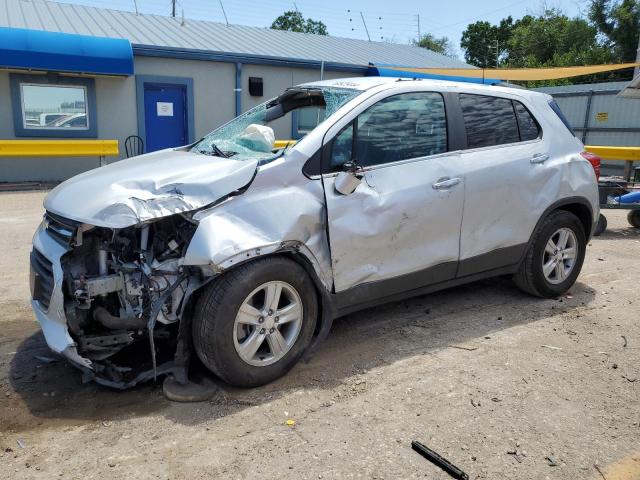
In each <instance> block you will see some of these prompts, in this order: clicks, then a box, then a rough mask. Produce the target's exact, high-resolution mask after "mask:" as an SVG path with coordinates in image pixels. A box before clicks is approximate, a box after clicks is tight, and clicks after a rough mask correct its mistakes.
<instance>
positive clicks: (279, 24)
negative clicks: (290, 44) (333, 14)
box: [271, 10, 329, 35]
mask: <svg viewBox="0 0 640 480" xmlns="http://www.w3.org/2000/svg"><path fill="white" fill-rule="evenodd" d="M271 28H272V29H273V30H288V31H290V32H302V33H315V34H316V35H329V32H328V31H327V26H326V25H325V24H324V23H323V22H321V21H319V20H313V19H311V18H307V19H306V20H305V18H304V17H303V16H302V14H301V13H300V12H298V11H293V10H289V11H286V12H284V13H283V14H282V15H280V16H279V17H278V18H276V19H275V20H274V21H273V23H272V24H271Z"/></svg>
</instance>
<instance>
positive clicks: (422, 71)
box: [378, 62, 640, 83]
mask: <svg viewBox="0 0 640 480" xmlns="http://www.w3.org/2000/svg"><path fill="white" fill-rule="evenodd" d="M638 66H640V63H638V62H635V63H617V64H603V65H579V66H575V67H540V68H419V67H402V66H395V65H387V66H383V68H382V70H386V71H388V72H387V73H388V74H385V75H381V76H391V77H398V76H408V77H412V78H416V77H418V78H419V77H420V76H422V75H424V77H423V78H442V79H445V80H458V81H466V82H472V81H474V80H476V81H477V83H498V82H500V80H496V78H499V79H501V80H509V81H532V80H557V79H560V78H570V77H579V76H581V75H593V74H595V73H603V72H613V71H616V70H625V69H629V68H634V67H638ZM378 70H380V68H378ZM407 74H408V75H407Z"/></svg>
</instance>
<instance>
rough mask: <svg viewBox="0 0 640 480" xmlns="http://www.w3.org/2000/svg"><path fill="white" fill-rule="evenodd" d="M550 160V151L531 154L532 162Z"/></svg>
mask: <svg viewBox="0 0 640 480" xmlns="http://www.w3.org/2000/svg"><path fill="white" fill-rule="evenodd" d="M547 160H549V154H548V153H534V154H533V155H532V156H531V163H544V162H546V161H547Z"/></svg>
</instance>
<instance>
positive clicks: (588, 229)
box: [518, 196, 597, 264]
mask: <svg viewBox="0 0 640 480" xmlns="http://www.w3.org/2000/svg"><path fill="white" fill-rule="evenodd" d="M575 205H580V207H582V208H583V209H586V212H588V215H585V214H584V213H582V212H580V211H577V210H576V209H575V208H573V206H575ZM563 207H564V208H563ZM567 207H569V208H567ZM554 210H567V211H569V212H571V213H573V214H574V215H575V216H576V217H578V218H579V219H580V221H581V222H582V224H583V226H584V233H585V235H586V240H587V242H588V241H589V240H590V239H591V236H592V235H593V231H594V230H595V227H596V225H597V220H594V212H593V208H592V206H591V203H590V202H589V200H588V199H587V198H586V197H578V196H575V197H565V198H562V199H560V200H558V201H556V202H554V203H552V204H551V205H549V206H548V207H547V208H546V209H545V211H544V212H542V215H540V218H539V219H538V221H537V223H536V226H535V228H534V229H533V231H532V232H531V235H530V236H529V241H528V242H527V248H526V249H525V250H524V253H523V254H522V257H521V258H520V262H519V263H518V264H520V263H521V262H522V261H523V260H524V257H525V256H526V255H527V251H528V250H529V248H530V247H531V244H532V242H533V238H534V236H535V233H536V232H537V231H538V228H540V225H541V224H542V222H543V221H544V219H545V218H547V217H548V216H549V214H550V213H551V212H553V211H554ZM583 212H584V210H583Z"/></svg>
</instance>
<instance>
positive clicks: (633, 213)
mask: <svg viewBox="0 0 640 480" xmlns="http://www.w3.org/2000/svg"><path fill="white" fill-rule="evenodd" d="M627 221H628V222H629V225H631V226H632V227H634V228H640V210H629V213H627Z"/></svg>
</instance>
